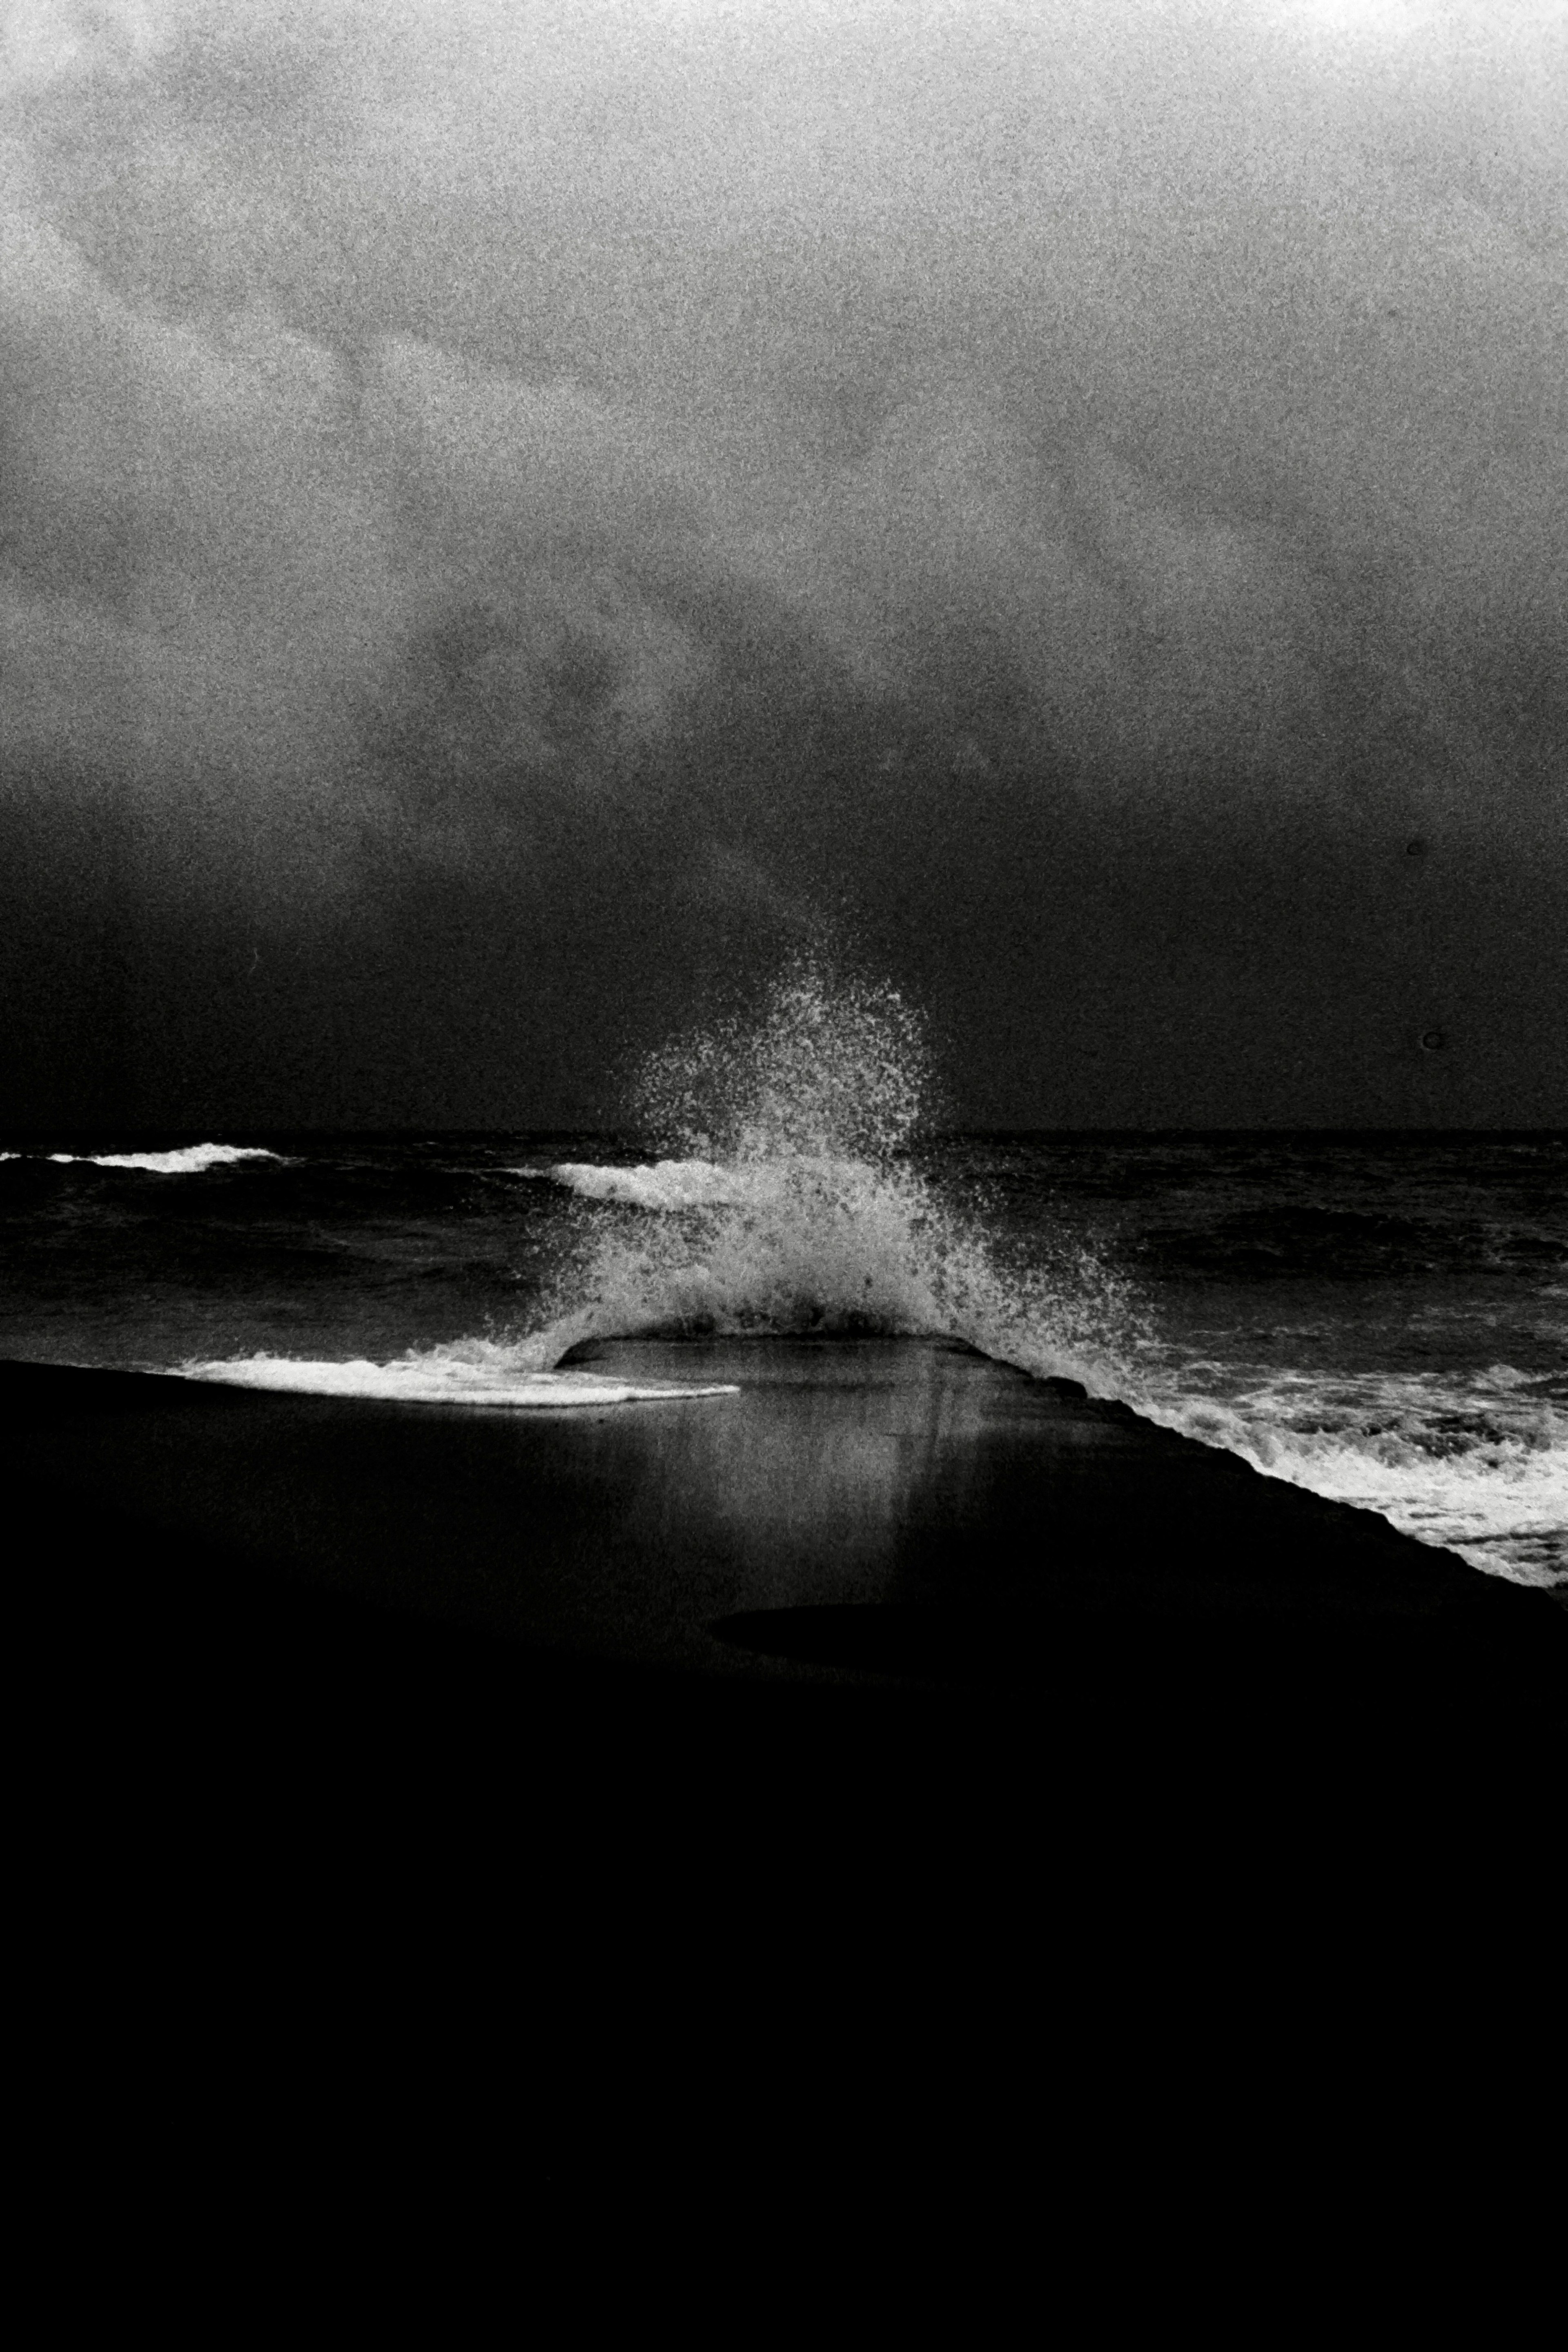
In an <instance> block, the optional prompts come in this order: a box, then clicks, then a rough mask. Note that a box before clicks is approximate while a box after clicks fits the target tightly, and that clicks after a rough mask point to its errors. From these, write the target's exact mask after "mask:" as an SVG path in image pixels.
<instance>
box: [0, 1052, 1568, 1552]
mask: <svg viewBox="0 0 1568 2352" xmlns="http://www.w3.org/2000/svg"><path fill="white" fill-rule="evenodd" d="M797 1042H798V1041H797ZM863 1047H864V1039H863V1038H862V1039H861V1040H860V1041H859V1045H858V1048H857V1050H858V1051H860V1050H861V1049H863ZM862 1057H863V1056H862ZM775 1061H776V1056H775ZM885 1075H886V1074H885V1073H883V1076H885ZM778 1079H779V1073H778V1070H777V1068H776V1067H775V1068H774V1069H773V1072H772V1076H771V1079H770V1083H771V1084H773V1089H774V1091H773V1097H770V1098H769V1102H768V1103H766V1104H764V1105H763V1111H762V1112H761V1113H760V1112H759V1108H758V1102H759V1097H758V1096H757V1093H756V1090H755V1088H753V1091H752V1097H750V1099H749V1101H748V1103H747V1105H746V1106H745V1107H744V1116H738V1117H737V1118H736V1119H734V1120H731V1125H730V1128H729V1129H728V1131H727V1132H726V1133H725V1134H723V1135H718V1134H716V1133H715V1132H713V1131H710V1130H703V1131H698V1130H696V1129H693V1128H692V1127H691V1125H690V1123H689V1122H688V1125H687V1127H686V1129H685V1130H684V1135H685V1148H684V1149H682V1148H676V1149H673V1150H671V1149H667V1148H661V1144H663V1143H665V1142H667V1141H668V1134H669V1131H670V1130H669V1127H668V1122H666V1125H665V1128H664V1129H663V1130H662V1134H661V1135H659V1136H654V1135H653V1134H652V1133H651V1131H650V1130H649V1129H644V1130H643V1131H642V1132H641V1133H623V1134H619V1135H605V1134H593V1135H562V1134H551V1135H542V1134H509V1135H500V1134H487V1135H433V1136H397V1137H392V1138H383V1139H372V1138H365V1137H352V1136H351V1137H330V1136H321V1135H312V1136H286V1135H262V1136H244V1137H239V1138H230V1137H218V1138H201V1139H193V1138H188V1137H186V1138H179V1137H169V1136H166V1135H163V1136H159V1135H144V1136H136V1137H125V1136H121V1137H116V1138H112V1139H100V1140H97V1141H93V1140H87V1141H84V1140H82V1139H61V1138H40V1137H25V1138H13V1139H11V1141H10V1142H9V1144H8V1146H7V1147H6V1150H7V1156H6V1157H5V1160H3V1161H0V1280H3V1291H0V1352H3V1353H5V1355H8V1356H11V1357H20V1358H28V1359H33V1360H47V1361H52V1362H65V1363H75V1364H99V1365H103V1364H112V1365H122V1366H138V1367H142V1368H146V1369H152V1370H163V1371H184V1372H185V1373H187V1374H196V1375H199V1376H202V1377H205V1378H221V1379H227V1380H238V1381H246V1382H247V1383H255V1384H259V1385H263V1386H274V1387H283V1386H291V1387H305V1388H317V1389H330V1390H334V1391H341V1392H348V1393H359V1394H388V1395H399V1396H403V1397H405V1398H409V1399H413V1400H416V1401H424V1402H431V1403H445V1404H463V1403H467V1404H478V1405H488V1406H491V1407H496V1406H500V1407H506V1408H509V1409H511V1410H531V1409H545V1408H548V1407H552V1406H559V1405H561V1404H581V1403H583V1402H595V1403H597V1404H600V1405H604V1404H614V1403H617V1402H630V1401H632V1398H633V1392H632V1391H627V1390H626V1389H625V1388H624V1387H622V1388H618V1389H617V1388H616V1387H614V1386H611V1385H607V1384H606V1383H605V1382H604V1381H597V1382H595V1381H594V1379H593V1376H592V1375H590V1374H585V1373H582V1372H577V1373H573V1372H572V1371H570V1370H567V1371H564V1372H563V1371H562V1370H560V1369H558V1368H559V1365H560V1359H561V1358H562V1356H563V1354H564V1353H565V1352H566V1350H567V1349H569V1348H570V1347H571V1346H572V1345H573V1344H574V1342H575V1341H577V1340H579V1339H584V1338H588V1337H592V1336H595V1335H610V1334H629V1333H637V1332H644V1331H648V1332H651V1331H656V1330H657V1331H669V1330H679V1329H694V1330H695V1329H709V1330H712V1329H718V1330H750V1331H768V1330H800V1329H834V1328H838V1329H868V1328H870V1329H880V1330H903V1331H916V1330H940V1331H944V1332H950V1333H953V1334H957V1335H959V1336H962V1337H964V1338H966V1339H971V1340H973V1342H974V1343H975V1344H976V1345H978V1346H980V1347H982V1348H984V1349H986V1350H987V1351H988V1352H990V1353H992V1354H994V1355H997V1356H1000V1357H1003V1358H1005V1359H1006V1360H1009V1361H1012V1362H1015V1363H1017V1364H1020V1365H1022V1366H1023V1367H1024V1368H1025V1369H1026V1370H1030V1371H1032V1372H1035V1373H1037V1374H1065V1375H1067V1376H1068V1377H1070V1378H1074V1379H1077V1380H1080V1381H1084V1382H1085V1383H1086V1384H1087V1385H1088V1386H1089V1388H1090V1389H1091V1390H1092V1391H1095V1392H1096V1393H1098V1394H1100V1395H1107V1396H1118V1397H1121V1398H1124V1399H1125V1400H1126V1401H1127V1402H1130V1403H1131V1404H1132V1405H1133V1406H1134V1407H1135V1409H1136V1410H1138V1411H1139V1412H1143V1413H1145V1414H1147V1415H1148V1416H1149V1417H1150V1418H1151V1419H1152V1420H1154V1421H1157V1422H1160V1423H1164V1424H1165V1425H1166V1426H1168V1427H1171V1428H1174V1429H1177V1430H1181V1431H1183V1432H1184V1433H1187V1434H1188V1435H1190V1436H1193V1437H1196V1438H1199V1439H1202V1440H1203V1441H1204V1442H1205V1443H1207V1444H1214V1445H1216V1446H1222V1447H1226V1448H1229V1449H1231V1450H1234V1451H1235V1452H1237V1453H1238V1454H1243V1455H1244V1456H1245V1457H1246V1458H1247V1459H1248V1460H1249V1461H1251V1462H1253V1463H1255V1464H1256V1465H1258V1467H1259V1468H1261V1469H1263V1470H1265V1471H1267V1472H1268V1473H1269V1474H1271V1475H1275V1476H1278V1477H1281V1478H1285V1479H1289V1480H1290V1481H1292V1482H1294V1483H1295V1484H1297V1485H1300V1486H1305V1487H1310V1488H1311V1489H1313V1490H1314V1491H1315V1492H1317V1493H1319V1494H1321V1495H1326V1496H1333V1497H1336V1498H1338V1499H1341V1500H1343V1501H1346V1502H1351V1503H1356V1504H1361V1505H1363V1506H1365V1507H1370V1508H1372V1509H1374V1510H1377V1511H1381V1512H1383V1513H1384V1515H1385V1516H1386V1517H1388V1518H1389V1519H1390V1520H1392V1521H1393V1522H1394V1525H1395V1526H1397V1527H1399V1528H1403V1529H1405V1530H1406V1531H1407V1532H1408V1533H1410V1534H1412V1535H1415V1536H1417V1537H1420V1538H1425V1539H1426V1540H1428V1541H1431V1542H1434V1543H1443V1544H1447V1545H1451V1546H1452V1547H1454V1548H1455V1549H1458V1551H1460V1552H1461V1553H1462V1554H1463V1555H1464V1557H1465V1558H1466V1559H1469V1560H1471V1561H1472V1562H1474V1563H1475V1564H1476V1565H1477V1566H1478V1567H1480V1568H1484V1569H1488V1570H1494V1571H1496V1572H1498V1573H1500V1574H1502V1575H1505V1576H1509V1577H1512V1578H1514V1579H1517V1580H1522V1581H1526V1582H1534V1583H1541V1582H1552V1581H1554V1580H1558V1579H1561V1578H1564V1577H1568V1136H1564V1135H1562V1134H1556V1135H1544V1134H1542V1135H1501V1136H1488V1135H1478V1134H1466V1135H1457V1136H1447V1137H1443V1136H1423V1135H1393V1136H1365V1137H1339V1136H1323V1135H1303V1136H1289V1135H1281V1134H1266V1135H1251V1136H1245V1135H1244V1136H1165V1137H1160V1136H1082V1135H1079V1136H1074V1135H1061V1134H1054V1135H1043V1136H995V1135H987V1136H955V1135H947V1136H942V1135H937V1136H934V1137H933V1136H930V1135H928V1136H926V1137H925V1139H923V1140H921V1139H920V1137H919V1136H918V1134H914V1133H912V1132H906V1126H907V1122H905V1124H904V1125H900V1119H901V1118H902V1112H901V1109H900V1104H899V1102H897V1101H894V1102H893V1107H892V1113H891V1114H889V1100H890V1099H891V1097H889V1094H888V1090H887V1087H885V1086H884V1087H883V1091H882V1093H881V1094H880V1095H879V1094H878V1092H877V1086H878V1084H879V1080H878V1079H877V1077H876V1076H875V1074H874V1075H873V1077H872V1079H871V1080H870V1081H869V1082H868V1087H867V1088H864V1089H860V1090H859V1091H858V1092H857V1091H856V1090H854V1089H852V1092H855V1098H856V1101H857V1102H859V1101H860V1100H862V1098H864V1099H867V1100H870V1101H871V1103H872V1108H873V1109H874V1110H875V1112H876V1118H875V1119H874V1120H873V1122H872V1124H873V1126H874V1127H875V1128H876V1129H877V1131H876V1132H875V1133H873V1134H870V1135H869V1136H868V1134H867V1133H865V1132H850V1131H849V1130H851V1129H854V1128H855V1118H853V1117H847V1115H846V1114H844V1112H843V1104H842V1102H840V1103H839V1104H838V1105H837V1108H832V1107H830V1108H831V1109H832V1115H831V1117H829V1118H827V1120H826V1127H825V1125H824V1120H823V1118H822V1117H820V1116H816V1114H817V1113H820V1111H821V1103H820V1101H817V1102H816V1104H815V1108H814V1109H813V1112H812V1115H810V1116H805V1117H803V1116H800V1115H797V1114H798V1111H799V1100H800V1097H801V1094H802V1085H801V1082H800V1080H799V1075H798V1072H797V1073H796V1074H795V1076H794V1077H793V1078H790V1077H788V1076H787V1074H786V1083H785V1084H784V1093H785V1094H787V1095H789V1096H790V1100H791V1103H792V1105H793V1106H794V1108H792V1109H791V1111H790V1113H789V1115H788V1116H785V1117H783V1118H781V1117H780V1116H779V1115H778V1106H777V1096H778V1091H779V1089H778V1084H777V1082H778ZM792 1089H793V1092H792ZM764 1091H765V1090H764ZM805 1091H806V1092H807V1093H808V1094H809V1091H810V1089H809V1087H806V1088H805ZM897 1091H898V1089H897V1086H894V1087H893V1094H894V1095H895V1096H896V1095H897ZM699 1146H701V1147H705V1148H697V1147H699ZM193 1147H194V1148H193ZM691 1409H693V1410H700V1409H701V1408H700V1406H699V1405H695V1404H694V1405H693V1407H692V1408H691Z"/></svg>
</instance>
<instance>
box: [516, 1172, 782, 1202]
mask: <svg viewBox="0 0 1568 2352" xmlns="http://www.w3.org/2000/svg"><path fill="white" fill-rule="evenodd" d="M758 1172H759V1171H752V1172H751V1177H749V1176H748V1173H747V1171H740V1170H736V1169H732V1168H718V1167H715V1166H714V1164H713V1162H712V1160H655V1161H654V1162H653V1163H652V1165H651V1166H647V1167H634V1168H614V1167H600V1166H598V1165H597V1164H596V1163H595V1162H591V1161H584V1160H558V1161H557V1162H556V1163H555V1165H554V1166H553V1167H551V1168H513V1169H510V1170H509V1171H508V1173H509V1174H510V1175H512V1176H531V1177H536V1178H542V1179H543V1180H544V1181H547V1182H549V1183H552V1184H560V1185H562V1186H563V1187H564V1189H565V1190H566V1191H567V1192H575V1193H577V1194H578V1196H579V1197H580V1198H581V1199H583V1200H584V1201H619V1202H623V1203H624V1204H625V1205H626V1207H627V1208H631V1209H668V1210H679V1209H714V1208H735V1207H738V1206H739V1205H740V1203H741V1202H742V1200H743V1199H744V1198H745V1197H746V1196H747V1192H748V1189H749V1184H750V1181H752V1178H754V1176H755V1174H756V1173H758Z"/></svg>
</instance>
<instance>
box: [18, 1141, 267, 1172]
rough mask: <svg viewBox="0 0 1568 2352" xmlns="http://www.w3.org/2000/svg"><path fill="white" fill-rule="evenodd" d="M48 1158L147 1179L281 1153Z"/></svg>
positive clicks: (237, 1149)
mask: <svg viewBox="0 0 1568 2352" xmlns="http://www.w3.org/2000/svg"><path fill="white" fill-rule="evenodd" d="M48 1157H49V1158H50V1159H51V1160H58V1161H59V1162H60V1163H61V1164H62V1165H65V1166H86V1167H90V1168H136V1169H140V1170H141V1171H142V1173H143V1174H144V1175H148V1176H200V1175H202V1174H203V1173H204V1172H205V1171H206V1170H207V1169H209V1168H227V1167H229V1166H231V1165H232V1164H233V1163H234V1161H236V1160H279V1159H281V1157H282V1154H281V1153H280V1152H277V1151H263V1150H261V1149H260V1147H259V1146H258V1145H255V1144H240V1143H192V1144H189V1145H187V1146H186V1148H185V1149H184V1150H183V1151H51V1152H50V1153H49V1155H48Z"/></svg>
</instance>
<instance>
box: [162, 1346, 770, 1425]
mask: <svg viewBox="0 0 1568 2352" xmlns="http://www.w3.org/2000/svg"><path fill="white" fill-rule="evenodd" d="M529 1357H530V1351H529V1350H528V1349H526V1348H508V1347H505V1346H502V1345H500V1344H497V1343H494V1342H487V1341H465V1342H462V1343H459V1344H458V1346H456V1347H453V1348H433V1349H422V1350H417V1351H413V1350H411V1351H410V1353H409V1354H408V1355H406V1356H402V1357H399V1358H397V1359H396V1360H395V1361H394V1362H392V1363H387V1364H375V1363H371V1362H369V1361H368V1360H365V1359H364V1358H363V1357H360V1358H355V1359H353V1360H351V1361H348V1362H337V1361H332V1360H308V1359H303V1358H300V1357H294V1356H264V1355H256V1356H231V1357H225V1358H222V1359H219V1360H215V1361H212V1362H205V1363H204V1362H195V1361H193V1362H191V1363H186V1364H182V1365H180V1366H179V1368H178V1370H179V1374H180V1377H181V1378H183V1379H184V1380H190V1381H222V1382H224V1383H226V1385H228V1386H229V1387H232V1388H246V1389H272V1390H278V1391H287V1392H289V1393H291V1394H293V1395H297V1396H327V1397H357V1398H375V1399H379V1400H381V1401H383V1402H387V1403H393V1404H443V1405H489V1406H492V1407H497V1406H499V1407H502V1408H504V1409H505V1410H507V1411H509V1412H550V1411H559V1410H561V1409H562V1408H563V1407H566V1406H578V1407H582V1406H584V1405H596V1406H605V1405H622V1404H646V1403H655V1402H670V1401H672V1400H677V1399H685V1398H690V1397H712V1396H736V1395H738V1394H739V1393H740V1391H738V1390H737V1389H736V1388H735V1387H734V1386H733V1385H732V1384H724V1385H710V1386H700V1385H698V1384H696V1383H694V1382H693V1383H688V1382H682V1381H625V1380H615V1379H611V1378H608V1377H606V1376H605V1374H604V1373H601V1372H594V1371H589V1370H583V1371H546V1370H539V1369H537V1368H536V1367H535V1366H533V1365H532V1363H531V1361H530V1360H529Z"/></svg>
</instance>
